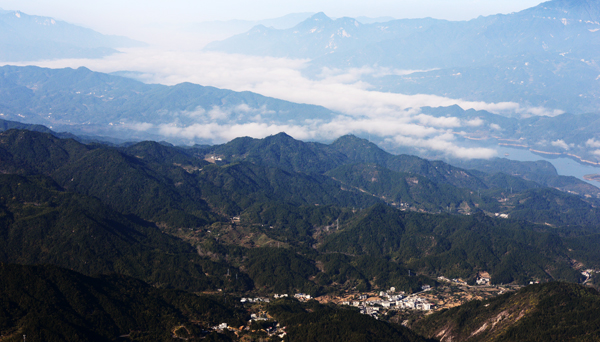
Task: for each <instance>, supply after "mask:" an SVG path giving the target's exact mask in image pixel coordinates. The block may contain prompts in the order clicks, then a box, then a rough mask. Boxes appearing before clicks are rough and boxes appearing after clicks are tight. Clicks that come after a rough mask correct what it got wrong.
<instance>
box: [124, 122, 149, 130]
mask: <svg viewBox="0 0 600 342" xmlns="http://www.w3.org/2000/svg"><path fill="white" fill-rule="evenodd" d="M123 127H125V128H129V129H132V130H134V131H138V132H146V131H148V130H150V129H152V128H154V125H153V124H151V123H148V122H134V123H126V124H124V125H123Z"/></svg>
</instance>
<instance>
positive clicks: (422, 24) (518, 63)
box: [205, 0, 600, 113]
mask: <svg viewBox="0 0 600 342" xmlns="http://www.w3.org/2000/svg"><path fill="white" fill-rule="evenodd" d="M599 13H600V10H599V7H598V4H597V2H594V1H564V0H555V1H550V2H545V3H543V4H540V5H538V6H536V7H533V8H530V9H527V10H524V11H521V12H518V13H511V14H507V15H501V14H499V15H493V16H488V17H479V18H476V19H473V20H469V21H461V22H450V21H444V20H434V19H429V18H426V19H411V20H407V19H403V20H392V21H388V22H385V23H373V24H360V23H359V22H358V21H357V20H354V19H351V18H341V19H337V20H332V19H330V18H328V17H326V16H325V15H324V14H322V13H319V14H316V15H314V16H313V17H311V18H309V19H307V20H305V21H304V22H302V23H300V24H298V25H297V26H295V27H293V28H290V29H286V30H277V29H267V28H265V27H258V26H257V27H255V28H253V29H252V30H250V31H248V32H247V33H245V34H242V35H238V36H234V37H231V38H228V39H226V40H224V41H221V42H214V43H211V44H209V45H207V46H206V48H205V49H206V50H211V51H223V52H229V53H243V54H251V55H269V56H277V57H290V58H310V59H312V62H311V66H310V67H309V68H308V69H307V70H306V74H307V75H310V76H312V77H319V76H318V75H320V74H321V72H322V70H323V68H329V69H330V70H332V69H341V70H345V69H349V68H362V67H370V68H375V69H381V68H383V69H382V70H383V71H382V72H380V71H379V70H377V71H376V72H375V73H374V74H373V75H367V76H365V77H363V80H364V81H367V82H368V83H370V84H372V85H373V86H374V89H378V90H381V91H386V92H398V93H404V94H435V95H440V96H445V97H451V98H461V99H464V100H471V101H486V102H507V101H512V102H516V103H519V104H521V105H525V106H533V107H547V108H551V109H560V110H563V111H570V112H574V113H586V112H595V111H596V108H597V107H598V104H599V103H600V102H599V101H600V100H599V99H600V96H599V89H598V85H597V82H596V77H597V75H598V73H599V70H598V67H597V65H596V64H597V63H596V56H597V55H598V52H600V35H599V34H600V33H599V29H600V26H599V25H598V22H599V20H600V15H599ZM385 70H388V71H387V73H388V75H383V76H382V73H383V74H385ZM390 70H413V71H415V70H416V71H417V72H412V73H409V74H408V75H406V73H405V74H404V75H402V74H400V75H398V74H396V73H395V72H391V71H390ZM419 70H420V71H419Z"/></svg>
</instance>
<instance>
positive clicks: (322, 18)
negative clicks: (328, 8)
mask: <svg viewBox="0 0 600 342" xmlns="http://www.w3.org/2000/svg"><path fill="white" fill-rule="evenodd" d="M308 20H310V21H332V20H333V19H331V18H329V17H328V16H327V15H325V13H323V12H319V13H317V14H315V15H313V16H312V17H310V18H308Z"/></svg>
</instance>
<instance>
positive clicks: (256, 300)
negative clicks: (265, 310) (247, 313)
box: [240, 297, 271, 303]
mask: <svg viewBox="0 0 600 342" xmlns="http://www.w3.org/2000/svg"><path fill="white" fill-rule="evenodd" d="M270 301H271V300H270V299H269V298H262V297H256V298H242V299H240V303H269V302H270Z"/></svg>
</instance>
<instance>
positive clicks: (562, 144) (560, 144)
mask: <svg viewBox="0 0 600 342" xmlns="http://www.w3.org/2000/svg"><path fill="white" fill-rule="evenodd" d="M550 144H551V145H552V146H554V147H560V148H562V149H563V150H569V148H570V147H572V145H571V146H569V144H567V143H566V142H565V141H564V140H562V139H559V140H556V141H553V142H551V143H550Z"/></svg>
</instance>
